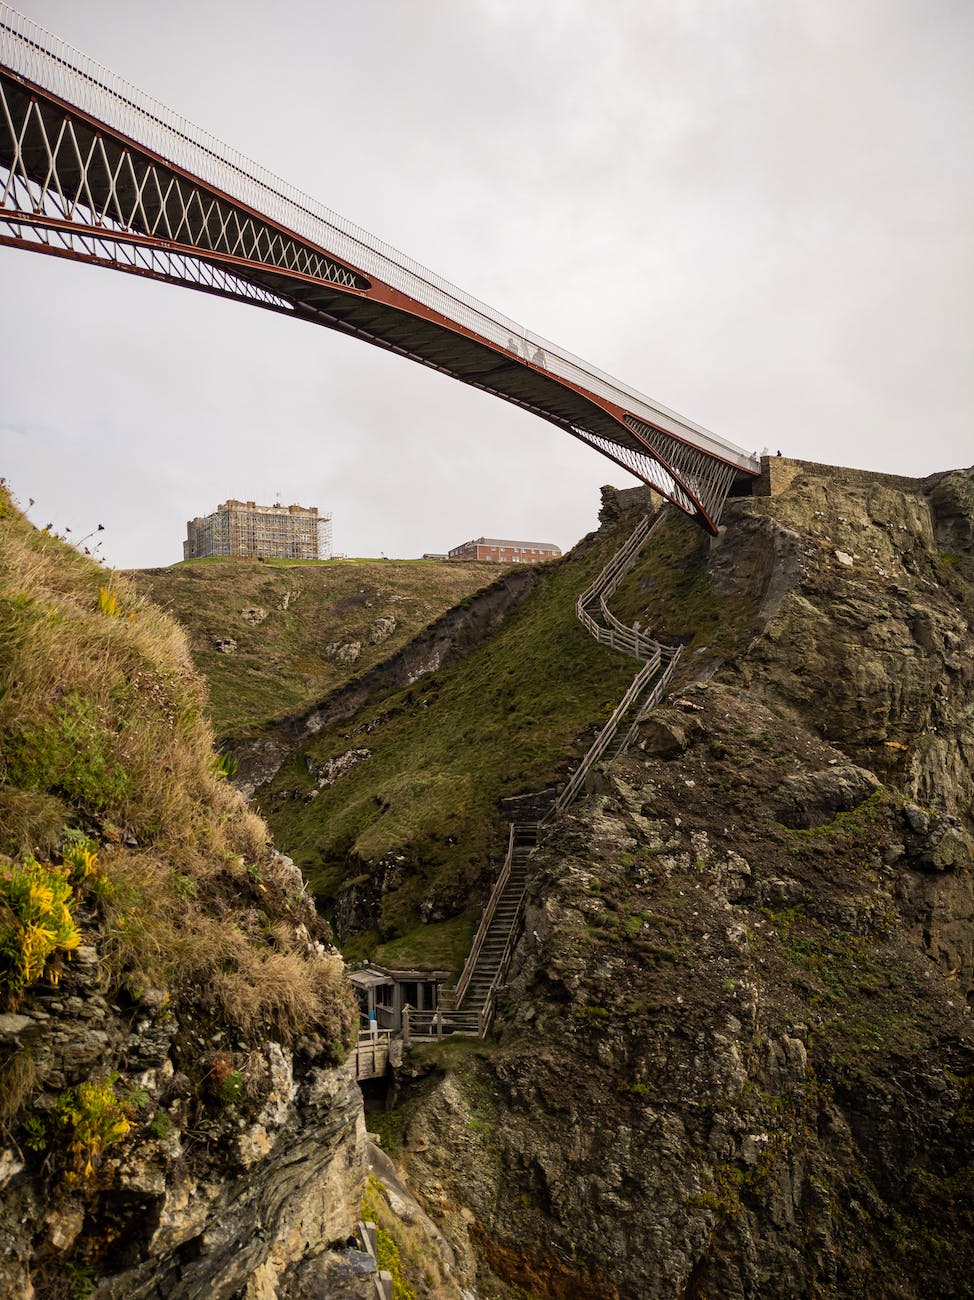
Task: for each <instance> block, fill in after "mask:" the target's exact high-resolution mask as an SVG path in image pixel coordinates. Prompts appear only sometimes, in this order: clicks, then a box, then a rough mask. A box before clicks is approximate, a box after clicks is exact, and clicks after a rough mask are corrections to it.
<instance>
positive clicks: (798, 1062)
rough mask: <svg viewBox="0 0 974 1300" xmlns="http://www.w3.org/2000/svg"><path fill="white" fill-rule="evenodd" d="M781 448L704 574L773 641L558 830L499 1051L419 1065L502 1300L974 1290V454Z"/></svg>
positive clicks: (431, 1136) (424, 1097) (729, 520)
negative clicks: (848, 465) (768, 493)
mask: <svg viewBox="0 0 974 1300" xmlns="http://www.w3.org/2000/svg"><path fill="white" fill-rule="evenodd" d="M775 468H777V469H779V470H786V469H790V471H791V472H792V481H791V484H790V486H789V487H788V488H787V490H785V491H784V492H783V493H781V494H780V495H776V496H773V497H763V498H761V497H756V498H754V499H750V500H740V501H736V502H732V503H731V504H730V505H729V507H728V511H727V515H726V520H725V522H726V529H725V530H724V532H723V536H722V538H721V540H720V543H719V545H716V546H715V547H713V549H712V550H711V553H710V556H709V559H708V560H707V562H706V565H705V578H706V582H707V584H708V586H709V588H710V590H711V591H712V592H713V593H715V594H716V596H717V598H718V599H719V600H721V601H729V602H733V601H735V600H736V599H738V598H739V597H740V596H741V595H742V594H747V595H748V597H749V598H755V599H757V600H758V601H759V603H760V604H761V607H762V610H763V614H764V621H763V626H762V627H761V629H760V631H759V632H758V634H757V635H756V636H754V637H753V639H751V640H750V642H749V644H747V645H746V647H745V648H744V649H743V650H741V651H739V652H736V653H730V654H727V655H725V656H723V662H719V663H718V662H716V661H715V659H714V657H713V655H712V653H711V650H710V648H709V647H708V646H707V645H706V644H697V645H696V646H695V648H694V650H692V651H691V655H690V662H691V664H692V663H693V662H694V657H695V662H696V664H697V668H698V671H697V672H696V674H694V675H695V676H696V680H693V676H691V679H689V680H685V681H684V682H683V683H682V684H681V685H680V686H679V687H678V688H677V690H676V691H675V692H674V694H673V696H672V697H671V698H670V700H669V702H668V703H667V704H666V705H665V706H664V707H663V708H661V709H660V710H658V711H657V713H656V714H655V715H654V717H653V718H652V719H650V720H649V721H647V722H646V723H645V724H644V725H643V729H642V735H641V738H640V740H639V741H638V743H637V744H636V745H635V746H634V747H633V749H632V750H631V752H630V753H629V754H628V755H627V756H626V757H625V758H624V759H622V760H620V761H618V762H616V763H615V764H614V765H612V766H611V767H609V768H607V769H605V770H604V772H603V774H602V777H601V780H600V782H599V783H597V788H595V789H594V790H593V792H592V794H591V796H590V797H589V799H588V800H587V801H585V802H583V803H581V804H580V805H578V806H577V807H576V808H575V809H574V810H573V812H572V814H571V815H569V816H567V817H565V818H564V819H563V820H562V821H561V822H560V823H559V824H558V825H557V826H556V827H555V828H554V829H553V831H552V832H551V833H550V834H549V835H548V836H547V837H546V839H545V842H544V844H543V846H542V848H541V849H540V850H539V852H538V853H537V855H536V857H535V859H534V869H533V872H532V875H531V878H530V885H529V899H528V908H527V914H526V918H525V923H524V931H523V936H522V939H521V941H520V943H519V945H518V947H517V950H516V953H515V958H514V964H513V967H512V970H511V976H510V980H509V985H508V988H507V991H506V994H505V995H504V996H503V997H502V1002H501V1013H502V1014H501V1019H500V1021H499V1024H498V1026H497V1029H498V1037H497V1041H496V1042H494V1043H488V1044H485V1045H484V1047H483V1048H482V1049H479V1050H476V1051H473V1052H470V1051H461V1050H460V1047H459V1045H453V1044H451V1045H449V1048H442V1049H440V1048H436V1047H433V1048H425V1049H420V1050H419V1051H418V1052H415V1053H413V1055H412V1057H411V1058H409V1059H408V1060H407V1063H406V1065H405V1067H404V1070H403V1073H402V1077H401V1079H400V1094H399V1100H398V1106H397V1109H396V1111H395V1113H394V1116H393V1117H392V1121H391V1122H390V1127H391V1128H392V1130H393V1131H394V1132H395V1133H396V1134H397V1135H398V1137H397V1140H399V1141H400V1142H401V1157H400V1158H401V1161H402V1164H403V1167H404V1168H405V1169H406V1171H407V1173H408V1176H409V1178H410V1180H411V1182H412V1184H413V1186H414V1187H415V1188H416V1189H417V1190H418V1191H419V1193H420V1194H421V1195H422V1197H423V1199H424V1202H425V1204H426V1206H427V1209H428V1210H429V1211H430V1213H432V1214H433V1215H434V1216H436V1217H437V1218H438V1221H439V1223H440V1226H441V1228H442V1229H443V1230H444V1231H445V1232H446V1233H447V1235H448V1236H450V1237H451V1240H452V1241H453V1244H454V1248H455V1250H456V1252H457V1256H458V1259H459V1260H460V1261H461V1264H462V1266H463V1267H465V1268H466V1270H467V1276H468V1277H469V1278H471V1279H475V1280H476V1287H477V1291H478V1294H479V1295H481V1296H484V1297H489V1296H502V1295H503V1296H507V1295H519V1294H522V1293H523V1292H524V1291H527V1292H528V1293H530V1294H532V1295H536V1296H545V1297H548V1296H557V1297H565V1300H567V1298H568V1297H593V1298H594V1297H600V1298H601V1297H612V1296H618V1297H626V1298H630V1297H631V1298H632V1300H636V1298H637V1297H639V1298H643V1297H660V1300H663V1298H664V1297H673V1296H685V1297H695V1298H702V1297H711V1298H713V1300H717V1298H718V1297H719V1298H720V1300H724V1298H725V1297H771V1296H773V1297H791V1296H795V1297H798V1296H822V1297H825V1296H829V1297H850V1296H861V1297H874V1296H883V1297H903V1298H904V1300H905V1298H906V1297H911V1298H917V1300H919V1297H927V1296H943V1297H947V1296H951V1297H953V1296H969V1295H971V1294H974V1282H972V1278H974V1211H972V1208H971V1207H972V1203H974V1202H972V1199H971V1193H972V1191H974V1168H972V1157H974V1032H972V1025H971V1011H970V1007H969V1003H970V1002H971V1001H974V841H972V831H974V810H972V784H971V776H972V759H974V668H972V665H974V657H972V652H974V629H972V621H974V582H972V580H974V553H972V533H974V492H972V484H974V474H972V473H971V472H964V473H957V474H952V475H947V476H941V477H939V478H938V479H936V480H931V481H929V482H927V483H923V484H916V485H910V484H902V483H895V482H890V481H884V480H883V479H882V478H881V477H880V476H869V475H864V474H851V473H849V474H844V473H843V472H841V471H833V470H829V469H827V468H825V467H806V466H796V465H790V466H789V463H788V462H785V463H784V464H782V465H779V466H777V467H775ZM640 581H641V583H642V585H641V587H640ZM658 585H659V584H656V587H657V589H655V590H654V584H653V582H652V581H650V582H647V580H646V577H645V574H644V576H643V579H642V580H640V579H638V578H637V579H634V580H633V583H632V584H631V585H630V587H629V589H628V590H626V589H623V590H621V591H620V593H619V603H620V606H622V607H624V608H625V609H626V610H627V614H628V616H629V617H632V616H634V615H636V613H637V611H639V610H645V611H647V612H649V611H651V612H652V615H653V619H652V621H649V619H648V617H644V620H643V621H644V625H646V623H647V622H649V625H650V626H652V627H653V629H654V631H659V633H661V634H665V633H666V632H667V630H668V628H667V623H668V624H669V630H672V629H676V628H678V627H679V625H680V624H681V621H683V620H684V619H685V611H683V610H681V609H680V608H678V607H676V606H670V607H669V608H667V607H665V605H664V606H661V605H660V603H659V600H658V599H657V597H658V594H659V592H658ZM684 590H685V591H686V592H688V593H689V592H691V591H692V590H693V588H692V585H691V584H689V583H688V584H686V585H685V588H684ZM687 599H689V595H688V596H687ZM518 1288H520V1290H519V1289H518Z"/></svg>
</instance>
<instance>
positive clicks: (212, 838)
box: [0, 487, 355, 1100]
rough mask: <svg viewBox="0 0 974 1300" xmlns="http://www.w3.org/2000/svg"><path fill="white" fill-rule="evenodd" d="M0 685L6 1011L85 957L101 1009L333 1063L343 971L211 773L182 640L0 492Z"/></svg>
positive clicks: (221, 780)
mask: <svg viewBox="0 0 974 1300" xmlns="http://www.w3.org/2000/svg"><path fill="white" fill-rule="evenodd" d="M0 681H2V689H0V992H2V993H3V994H4V995H5V996H6V998H7V1000H8V1001H9V1000H10V999H12V998H15V997H18V996H20V997H22V996H26V995H29V994H30V988H31V984H32V982H34V981H36V980H37V979H39V978H40V977H41V976H42V975H43V974H44V973H45V972H47V973H48V974H56V973H57V969H58V962H59V961H60V959H61V957H62V956H63V955H64V954H70V952H71V951H72V950H73V949H74V948H76V947H77V946H78V945H79V943H82V942H86V943H93V944H95V945H96V946H97V948H98V951H99V957H100V959H101V969H102V970H103V972H104V974H105V977H106V978H107V979H108V980H109V981H110V982H111V984H112V986H113V988H114V989H115V990H124V991H125V992H126V993H127V994H128V995H129V996H131V997H132V998H135V999H138V998H139V997H141V995H142V994H143V992H144V991H145V990H146V989H149V988H154V989H157V990H159V989H161V990H168V991H169V992H170V994H171V996H172V1000H173V1004H174V1006H176V1005H178V1004H179V1003H180V1000H181V999H182V998H184V997H185V998H188V999H191V1001H192V1006H193V1009H194V1014H196V1015H206V1014H210V1015H213V1016H214V1017H218V1018H220V1019H222V1020H223V1021H224V1022H225V1023H226V1024H228V1025H229V1026H230V1027H231V1028H232V1031H234V1032H236V1033H237V1034H238V1035H245V1036H246V1035H250V1034H258V1033H260V1034H267V1033H271V1034H273V1035H275V1036H277V1037H279V1038H280V1040H281V1041H285V1042H287V1041H290V1040H291V1039H292V1038H293V1037H294V1036H295V1035H296V1034H299V1033H302V1032H305V1031H307V1030H313V1031H314V1032H315V1033H316V1034H317V1035H319V1036H320V1037H321V1038H322V1039H323V1040H324V1041H325V1042H326V1043H328V1044H330V1045H331V1050H332V1053H333V1055H334V1057H335V1059H339V1058H340V1057H341V1056H342V1054H343V1051H344V1044H345V1043H346V1042H347V1041H348V1040H349V1038H350V1036H351V1034H352V1033H353V1031H354V1021H355V1016H354V1011H353V1008H352V1007H351V1005H350V996H349V994H348V992H347V990H346V988H345V984H344V981H343V979H342V974H341V962H340V960H339V959H338V957H337V956H336V955H334V954H327V953H323V952H321V951H319V950H317V949H316V948H315V947H314V946H313V944H310V943H309V939H308V936H309V934H310V936H311V938H312V939H315V938H318V937H321V938H327V930H326V929H325V928H324V927H323V926H322V925H321V923H320V922H319V920H318V918H317V917H316V915H315V913H314V910H313V908H312V907H311V906H310V905H309V904H308V902H307V901H306V900H304V899H303V898H301V896H300V894H296V892H295V889H294V881H293V877H292V875H291V874H290V872H289V871H288V870H287V869H286V868H285V867H284V866H283V865H282V864H281V863H280V862H279V860H278V859H276V858H275V857H273V856H272V854H271V852H270V849H269V843H268V834H267V828H266V826H265V825H264V823H263V822H262V821H261V820H260V819H259V818H258V817H257V816H256V815H255V814H254V813H252V812H250V811H249V810H248V809H247V807H246V805H245V804H244V802H243V800H242V799H241V797H240V795H239V794H238V793H237V791H235V790H234V789H233V788H232V787H231V786H230V785H229V783H228V782H227V780H226V779H225V776H224V774H223V772H222V771H221V770H219V768H220V764H219V762H218V761H217V759H216V755H215V754H214V750H213V737H212V731H211V729H210V725H209V723H208V722H207V720H206V718H205V716H204V700H205V689H204V686H203V683H202V681H201V679H200V678H199V676H198V675H197V674H196V672H195V671H194V670H193V668H192V665H191V663H190V661H189V657H188V654H187V650H186V644H185V638H184V635H183V633H182V632H181V630H180V629H179V628H178V627H177V626H176V625H175V624H174V623H173V622H172V621H171V620H170V619H169V618H168V616H167V615H165V614H163V613H162V612H161V611H160V610H158V609H156V608H154V607H153V606H151V605H149V604H148V603H147V602H145V601H143V600H140V598H139V597H138V595H137V594H136V592H135V591H134V590H133V589H132V587H131V586H130V584H128V583H127V582H125V581H124V580H123V579H120V578H118V577H117V576H113V577H112V579H111V582H110V584H109V583H107V582H106V574H105V571H104V570H103V569H101V568H100V567H99V566H98V565H97V564H96V563H94V562H93V561H92V560H90V559H88V558H86V557H84V556H82V555H80V554H79V553H78V552H77V551H75V550H74V549H73V548H71V547H69V546H67V545H65V544H64V543H63V542H62V541H61V540H60V539H59V538H57V537H56V536H53V535H52V534H51V533H49V532H46V531H45V532H38V531H37V530H36V529H34V528H33V527H32V526H31V525H30V524H29V523H28V522H27V521H26V520H25V519H24V518H23V517H22V515H21V514H20V512H19V511H18V510H17V509H16V507H15V505H14V504H13V502H12V500H11V498H10V496H9V494H8V493H7V492H6V490H5V489H3V488H2V487H0ZM58 859H60V862H61V865H60V866H52V865H49V864H50V863H52V862H56V861H58ZM248 868H250V869H252V870H253V872H254V873H256V878H255V876H254V875H252V874H251V871H250V870H248ZM82 897H84V907H83V908H81V907H78V906H76V904H77V903H78V902H79V900H81V898H82ZM10 1068H13V1067H11V1066H10V1063H8V1064H7V1066H5V1067H4V1069H5V1070H7V1069H10ZM15 1073H16V1074H17V1077H18V1078H20V1079H22V1078H23V1077H25V1072H24V1069H22V1068H21V1067H20V1066H17V1067H16V1069H15ZM18 1087H20V1090H21V1091H22V1092H24V1088H23V1086H22V1084H18ZM82 1100H83V1099H82Z"/></svg>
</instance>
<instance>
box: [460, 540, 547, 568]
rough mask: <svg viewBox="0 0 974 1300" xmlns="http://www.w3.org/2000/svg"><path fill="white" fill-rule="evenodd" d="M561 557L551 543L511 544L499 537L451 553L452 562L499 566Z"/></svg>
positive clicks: (474, 542)
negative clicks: (478, 562) (482, 562)
mask: <svg viewBox="0 0 974 1300" xmlns="http://www.w3.org/2000/svg"><path fill="white" fill-rule="evenodd" d="M559 555H561V551H560V550H559V549H558V547H557V546H553V545H552V544H551V542H509V541H505V540H504V539H503V538H499V537H478V538H476V540H474V541H472V542H464V543H463V545H462V546H454V548H453V550H452V551H450V555H449V558H450V559H451V560H493V561H494V562H495V563H497V564H537V562H538V561H539V560H553V559H555V558H556V556H559Z"/></svg>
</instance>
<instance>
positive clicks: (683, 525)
mask: <svg viewBox="0 0 974 1300" xmlns="http://www.w3.org/2000/svg"><path fill="white" fill-rule="evenodd" d="M710 547H711V540H710V537H709V536H708V535H707V534H706V533H705V532H704V531H703V529H702V528H700V526H699V525H698V524H696V523H694V522H693V520H691V519H689V518H688V517H687V516H686V515H684V514H681V513H680V512H679V511H677V510H669V511H668V512H667V514H666V517H665V518H664V520H663V522H662V523H661V524H660V526H659V528H658V529H657V531H656V532H655V533H654V535H653V543H652V545H651V547H649V548H648V549H647V552H646V554H645V555H644V557H643V560H642V562H641V563H640V564H639V565H638V566H637V567H636V568H635V569H634V570H633V572H632V573H631V574H629V576H628V577H627V578H625V579H624V581H623V582H622V584H621V585H620V587H619V590H618V591H617V592H616V594H615V595H614V596H613V597H612V611H613V613H614V614H615V615H616V617H617V618H620V619H622V621H623V622H624V623H627V622H628V623H631V622H632V621H633V620H634V619H637V618H638V619H639V620H640V622H641V623H642V626H643V627H644V628H646V629H649V630H650V631H651V632H652V634H653V635H654V636H658V637H659V638H660V640H663V641H670V642H682V643H683V644H684V645H685V646H686V647H687V649H686V652H685V654H684V662H683V664H682V665H681V670H680V672H682V673H685V672H686V671H687V669H688V667H689V665H690V663H691V662H693V661H692V660H691V658H690V656H691V654H692V652H693V651H695V650H700V651H703V650H705V649H706V650H708V651H710V654H711V657H712V658H714V659H717V658H729V657H731V656H732V655H733V654H734V653H735V652H736V651H737V650H739V649H741V647H742V646H743V645H744V644H745V643H746V641H747V640H748V638H749V637H750V636H751V635H752V634H753V622H754V613H755V611H754V607H753V605H752V603H751V602H750V601H749V600H746V599H745V598H743V597H740V596H731V595H726V594H724V595H718V594H717V593H716V592H715V591H714V589H713V586H712V584H711V581H710V576H709V573H708V571H707V561H708V558H709V555H710ZM697 666H698V667H699V661H698V662H697Z"/></svg>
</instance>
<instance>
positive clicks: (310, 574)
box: [129, 558, 506, 739]
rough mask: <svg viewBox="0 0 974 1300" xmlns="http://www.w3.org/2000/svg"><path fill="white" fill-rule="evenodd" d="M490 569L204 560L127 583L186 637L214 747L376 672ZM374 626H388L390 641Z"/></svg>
mask: <svg viewBox="0 0 974 1300" xmlns="http://www.w3.org/2000/svg"><path fill="white" fill-rule="evenodd" d="M498 568H499V566H487V565H484V564H462V563H453V562H451V563H449V564H446V563H443V562H442V561H433V560H413V561H402V560H396V561H392V560H385V561H383V560H355V561H348V560H340V561H334V560H325V561H318V562H317V563H315V562H311V561H293V560H266V561H263V562H261V563H258V562H256V561H254V562H249V561H245V560H227V559H217V558H212V559H207V560H190V561H186V562H184V563H183V564H178V565H174V566H173V567H172V568H169V569H150V570H146V571H144V572H136V573H132V574H130V575H129V577H130V579H131V581H132V582H134V583H135V585H136V586H137V588H138V589H139V590H140V591H141V592H143V593H144V594H145V595H147V596H149V597H150V598H151V599H152V600H153V601H155V602H156V603H158V604H159V605H161V606H163V607H164V608H165V609H168V610H170V611H171V612H172V614H173V615H174V616H175V617H176V618H177V619H178V620H179V622H180V623H181V624H182V626H183V627H184V628H185V629H186V631H187V634H188V636H189V647H190V652H191V653H192V656H193V662H194V663H195V665H196V667H197V668H198V669H199V670H200V671H201V672H202V673H204V674H205V676H206V679H207V683H208V685H209V704H208V706H207V711H208V713H209V715H210V717H211V719H212V721H213V726H214V728H215V730H216V732H217V735H220V736H226V737H234V738H237V739H239V738H241V737H245V736H251V735H254V734H257V733H259V731H260V730H261V728H262V727H263V726H264V725H265V724H266V723H267V722H269V721H271V720H272V719H275V718H280V717H284V716H287V715H289V714H292V713H300V712H301V711H302V710H304V709H308V708H311V707H312V705H314V704H315V703H317V702H318V701H319V700H321V699H323V698H324V697H325V696H326V695H328V694H329V693H330V692H331V691H333V690H335V689H336V688H337V687H339V686H341V685H342V684H343V683H344V682H346V681H348V680H350V679H351V678H352V677H356V676H359V675H360V674H361V673H363V672H367V671H368V670H369V669H370V668H372V667H374V666H375V665H376V664H377V663H381V662H382V661H383V660H384V659H386V658H388V656H389V655H390V654H393V653H394V652H395V651H396V650H399V649H400V648H401V647H402V646H403V645H405V644H406V643H407V642H408V641H410V640H411V639H412V638H413V637H414V636H416V635H417V633H419V632H421V631H422V630H423V628H425V627H426V626H427V625H428V624H429V623H432V622H433V621H435V620H436V619H437V618H439V616H440V615H441V614H443V613H444V612H445V611H446V610H447V609H449V608H451V606H453V605H455V604H457V603H458V602H459V601H461V600H462V599H463V598H464V597H465V596H469V595H470V594H471V593H472V592H474V591H478V590H479V589H480V588H482V587H485V586H487V585H488V584H489V583H491V582H494V581H496V580H497V578H498ZM503 571H506V570H503ZM503 571H502V572H503ZM251 611H253V612H251ZM380 619H394V620H395V628H394V630H393V631H391V632H388V626H389V625H388V623H385V624H381V623H380V622H379V620H380ZM255 620H256V621H255ZM227 637H230V638H232V639H233V640H234V641H235V642H236V650H235V651H234V653H232V654H224V653H221V651H220V650H218V649H217V646H216V643H217V642H218V641H221V640H223V639H224V638H227ZM351 643H358V646H359V653H358V655H357V657H355V658H354V659H351V660H349V661H347V662H343V661H342V660H341V659H340V658H339V657H338V656H337V653H336V652H335V651H334V650H333V651H332V652H331V653H329V652H328V650H327V647H328V646H336V645H338V644H351Z"/></svg>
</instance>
